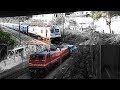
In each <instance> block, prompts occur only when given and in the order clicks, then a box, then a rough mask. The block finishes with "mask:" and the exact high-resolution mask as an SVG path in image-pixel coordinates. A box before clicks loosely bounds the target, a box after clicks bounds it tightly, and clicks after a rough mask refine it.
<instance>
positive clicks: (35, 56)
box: [30, 54, 44, 60]
mask: <svg viewBox="0 0 120 90" xmlns="http://www.w3.org/2000/svg"><path fill="white" fill-rule="evenodd" d="M30 58H31V60H43V59H44V55H34V54H33V55H31V56H30Z"/></svg>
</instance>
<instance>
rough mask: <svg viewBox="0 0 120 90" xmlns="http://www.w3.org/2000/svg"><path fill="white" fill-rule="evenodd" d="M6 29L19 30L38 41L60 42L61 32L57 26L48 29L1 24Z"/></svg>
mask: <svg viewBox="0 0 120 90" xmlns="http://www.w3.org/2000/svg"><path fill="white" fill-rule="evenodd" d="M0 25H3V26H5V27H8V28H11V29H14V30H18V31H20V32H22V33H25V34H28V35H32V36H35V37H36V38H37V39H44V40H58V41H59V40H60V38H61V32H60V28H59V27H58V26H57V25H53V26H48V27H38V26H30V25H25V24H20V25H19V24H14V23H0Z"/></svg>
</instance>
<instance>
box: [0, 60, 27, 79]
mask: <svg viewBox="0 0 120 90" xmlns="http://www.w3.org/2000/svg"><path fill="white" fill-rule="evenodd" d="M23 64H24V65H23ZM28 71H29V69H28V65H27V62H24V63H21V64H19V65H17V66H15V67H13V68H11V69H9V70H6V71H4V72H2V73H0V79H15V78H17V77H19V76H21V75H22V74H25V73H26V72H28Z"/></svg>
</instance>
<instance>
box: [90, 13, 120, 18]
mask: <svg viewBox="0 0 120 90" xmlns="http://www.w3.org/2000/svg"><path fill="white" fill-rule="evenodd" d="M91 13H92V15H91V17H92V18H93V19H94V20H98V19H99V18H101V17H107V16H110V17H114V16H119V15H120V11H92V12H91Z"/></svg>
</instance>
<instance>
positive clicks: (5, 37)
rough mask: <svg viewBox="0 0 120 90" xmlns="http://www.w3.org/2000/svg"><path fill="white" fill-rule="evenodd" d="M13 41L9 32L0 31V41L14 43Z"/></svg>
mask: <svg viewBox="0 0 120 90" xmlns="http://www.w3.org/2000/svg"><path fill="white" fill-rule="evenodd" d="M15 42H16V41H15V39H13V38H12V36H11V35H10V34H9V33H6V32H2V31H0V43H4V44H8V45H14V44H15Z"/></svg>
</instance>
